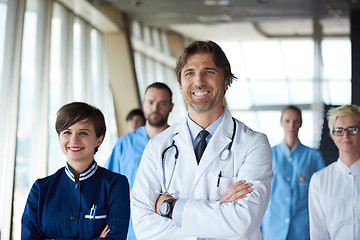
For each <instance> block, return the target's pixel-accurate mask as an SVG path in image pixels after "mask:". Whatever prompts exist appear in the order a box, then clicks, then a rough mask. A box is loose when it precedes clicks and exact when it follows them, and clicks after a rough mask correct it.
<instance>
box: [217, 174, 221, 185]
mask: <svg viewBox="0 0 360 240" xmlns="http://www.w3.org/2000/svg"><path fill="white" fill-rule="evenodd" d="M220 178H221V171H220V172H219V175H218V180H217V187H219V185H220Z"/></svg>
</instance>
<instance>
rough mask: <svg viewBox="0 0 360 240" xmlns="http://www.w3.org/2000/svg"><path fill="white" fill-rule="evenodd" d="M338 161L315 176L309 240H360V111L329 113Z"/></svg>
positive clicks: (352, 108)
mask: <svg viewBox="0 0 360 240" xmlns="http://www.w3.org/2000/svg"><path fill="white" fill-rule="evenodd" d="M328 123H329V129H330V135H331V138H332V139H333V141H334V143H335V145H336V146H337V148H338V149H339V159H338V160H337V161H336V162H334V163H332V164H330V165H329V166H327V167H326V168H324V169H322V170H320V171H319V172H317V173H315V174H314V175H313V177H312V178H311V182H310V190H309V215H310V237H311V239H316V240H322V239H337V240H343V239H347V240H359V239H360V161H359V160H360V134H359V132H360V130H359V128H360V107H358V106H356V105H344V106H340V107H338V108H334V109H331V110H330V111H329V112H328Z"/></svg>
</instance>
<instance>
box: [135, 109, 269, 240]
mask: <svg viewBox="0 0 360 240" xmlns="http://www.w3.org/2000/svg"><path fill="white" fill-rule="evenodd" d="M224 111H225V114H224V118H223V121H222V123H221V124H220V126H219V127H218V129H217V130H216V132H215V133H214V135H213V136H212V138H211V139H210V141H209V143H208V145H207V147H206V149H205V151H204V154H203V156H202V158H201V161H200V164H199V165H197V162H196V157H195V153H194V148H193V145H192V141H191V137H190V133H189V130H188V127H187V124H186V116H185V117H184V118H183V119H182V120H181V121H180V122H179V123H177V124H176V125H173V126H172V127H170V128H168V129H166V130H165V131H163V132H162V133H160V134H159V135H157V136H156V137H154V138H153V139H152V140H150V142H149V144H148V145H147V147H146V148H145V151H144V154H143V156H142V160H141V162H140V166H139V170H138V173H137V176H136V180H135V184H134V186H133V189H132V198H131V215H132V219H133V224H134V229H135V233H136V236H137V238H138V239H139V240H141V239H151V240H154V239H179V240H190V239H247V240H253V239H256V240H257V239H262V237H261V233H260V229H259V225H260V222H261V220H262V218H263V216H264V213H265V210H266V208H267V205H268V202H269V198H270V185H271V179H272V164H271V162H272V154H271V148H270V145H269V143H268V140H267V137H266V135H264V134H262V133H258V132H255V131H253V130H251V129H250V128H248V127H247V126H245V125H244V124H243V123H242V122H240V121H238V120H236V135H235V139H234V142H233V145H232V148H231V153H230V155H229V157H228V158H227V159H226V160H221V159H220V155H221V153H222V152H223V151H224V150H225V149H227V148H228V145H229V143H230V141H231V136H232V134H233V129H234V124H233V120H232V118H231V114H230V112H229V110H228V109H227V108H224ZM173 140H174V141H175V145H176V146H177V148H178V150H179V157H178V161H177V164H176V167H175V170H174V174H173V179H172V182H171V184H170V187H169V189H168V192H169V193H172V194H173V197H174V198H176V199H179V198H182V199H187V202H186V204H185V207H184V211H183V215H182V223H181V225H180V226H176V225H174V222H173V220H172V219H168V218H164V217H161V216H159V215H158V214H156V213H155V211H154V209H155V202H156V200H157V198H158V196H159V193H160V192H164V191H165V186H164V181H163V167H162V157H161V156H162V153H163V151H164V149H165V148H167V147H168V146H170V145H171V144H172V142H173ZM175 152H176V150H175V147H172V148H171V149H169V150H168V151H167V153H166V154H165V175H166V187H167V186H168V181H169V179H170V178H171V174H172V170H173V165H174V160H175V157H174V156H175ZM220 171H221V175H222V177H221V179H220V184H219V187H217V182H218V175H219V172H220ZM242 179H244V180H246V181H247V182H251V183H253V191H252V193H251V194H250V195H249V196H248V197H246V198H245V199H241V200H239V201H238V202H232V203H224V202H221V201H219V199H220V197H221V196H222V195H223V194H224V193H225V191H226V190H227V189H228V187H229V186H230V185H231V184H232V183H235V182H236V181H239V180H242Z"/></svg>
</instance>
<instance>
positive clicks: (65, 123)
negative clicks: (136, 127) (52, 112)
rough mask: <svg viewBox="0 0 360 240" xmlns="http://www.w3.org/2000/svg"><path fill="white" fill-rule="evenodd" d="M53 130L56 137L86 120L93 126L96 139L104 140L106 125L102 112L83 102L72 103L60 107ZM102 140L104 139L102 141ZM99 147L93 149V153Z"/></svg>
mask: <svg viewBox="0 0 360 240" xmlns="http://www.w3.org/2000/svg"><path fill="white" fill-rule="evenodd" d="M56 115H57V117H56V122H55V129H56V132H57V134H58V135H60V133H61V132H62V131H64V130H66V129H68V128H69V127H70V126H72V125H74V124H75V123H77V122H80V121H82V120H87V121H89V122H90V123H92V124H93V126H94V130H95V134H96V137H97V138H99V137H101V136H103V138H105V133H106V125H105V118H104V115H103V114H102V112H101V111H100V110H99V109H97V108H96V107H93V106H91V105H89V104H87V103H84V102H72V103H69V104H66V105H64V106H62V107H61V108H60V109H59V111H58V112H57V114H56ZM103 140H104V139H103ZM98 148H99V147H96V148H95V153H96V152H97V150H98Z"/></svg>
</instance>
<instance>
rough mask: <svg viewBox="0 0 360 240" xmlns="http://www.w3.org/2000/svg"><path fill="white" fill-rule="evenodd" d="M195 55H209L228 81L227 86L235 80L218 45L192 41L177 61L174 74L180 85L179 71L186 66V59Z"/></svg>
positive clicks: (210, 42) (211, 42) (209, 42)
mask: <svg viewBox="0 0 360 240" xmlns="http://www.w3.org/2000/svg"><path fill="white" fill-rule="evenodd" d="M197 53H210V54H211V55H212V60H213V61H214V63H215V65H216V66H217V67H219V68H221V69H223V71H224V77H225V80H228V81H229V86H230V84H231V83H232V82H233V79H236V77H235V75H234V74H233V73H231V66H230V63H229V61H228V59H227V57H226V55H225V53H224V52H223V50H222V49H221V47H220V46H219V45H217V44H216V43H215V42H213V41H194V42H192V43H190V44H189V45H187V46H186V48H185V49H184V52H183V54H182V55H181V56H180V57H179V58H178V59H177V61H176V67H175V74H176V77H177V80H178V82H179V84H180V85H181V70H182V69H183V67H184V66H185V65H186V61H187V60H188V58H189V57H190V56H192V55H194V54H197Z"/></svg>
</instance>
